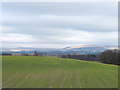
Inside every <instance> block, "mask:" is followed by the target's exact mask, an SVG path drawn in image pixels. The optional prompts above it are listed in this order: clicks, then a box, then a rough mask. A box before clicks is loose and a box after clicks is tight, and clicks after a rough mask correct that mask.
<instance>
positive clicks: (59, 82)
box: [2, 56, 118, 88]
mask: <svg viewBox="0 0 120 90" xmlns="http://www.w3.org/2000/svg"><path fill="white" fill-rule="evenodd" d="M2 64H3V68H2V70H3V71H2V75H3V81H2V84H3V88H117V87H118V66H117V65H109V64H103V63H99V62H91V61H82V60H75V59H64V58H57V57H44V56H3V57H2Z"/></svg>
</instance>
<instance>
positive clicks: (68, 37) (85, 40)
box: [0, 2, 118, 48]
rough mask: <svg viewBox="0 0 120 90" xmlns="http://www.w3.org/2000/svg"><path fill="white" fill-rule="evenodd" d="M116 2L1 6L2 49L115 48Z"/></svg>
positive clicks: (20, 3) (40, 3) (13, 4)
mask: <svg viewBox="0 0 120 90" xmlns="http://www.w3.org/2000/svg"><path fill="white" fill-rule="evenodd" d="M117 8H118V7H117V3H105V2H104V3H94V2H86V3H83V2H79V3H77V2H76V3H73V2H71V3H70V2H68V3H65V2H58V3H53V2H50V3H47V2H46V3H43V2H35V3H34V2H31V3H30V2H27V3H25V2H19V3H13V2H12V3H3V8H2V15H3V21H2V26H0V28H1V27H2V28H1V29H0V30H1V31H2V35H0V38H2V40H3V46H4V47H39V48H63V47H66V46H80V45H103V46H104V45H117V41H118V29H117V27H118V26H117V14H118V11H117Z"/></svg>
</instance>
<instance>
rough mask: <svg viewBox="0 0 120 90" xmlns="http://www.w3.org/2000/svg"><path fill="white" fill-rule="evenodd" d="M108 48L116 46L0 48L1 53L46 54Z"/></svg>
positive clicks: (94, 50)
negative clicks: (35, 52)
mask: <svg viewBox="0 0 120 90" xmlns="http://www.w3.org/2000/svg"><path fill="white" fill-rule="evenodd" d="M108 49H118V47H117V46H104V47H103V46H87V45H84V46H69V47H65V48H62V49H54V48H29V47H18V48H2V50H1V51H2V53H34V51H37V52H39V53H43V54H48V55H58V54H99V53H101V52H103V51H105V50H108Z"/></svg>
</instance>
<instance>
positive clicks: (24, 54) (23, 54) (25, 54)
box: [21, 53, 29, 56]
mask: <svg viewBox="0 0 120 90" xmlns="http://www.w3.org/2000/svg"><path fill="white" fill-rule="evenodd" d="M21 56H29V55H28V54H27V53H22V54H21Z"/></svg>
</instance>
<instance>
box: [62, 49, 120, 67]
mask: <svg viewBox="0 0 120 90" xmlns="http://www.w3.org/2000/svg"><path fill="white" fill-rule="evenodd" d="M60 57H61V58H71V59H78V60H86V61H99V62H102V63H107V64H115V65H120V60H119V58H120V51H119V50H106V51H104V52H102V53H101V54H89V55H77V54H64V55H60Z"/></svg>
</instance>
